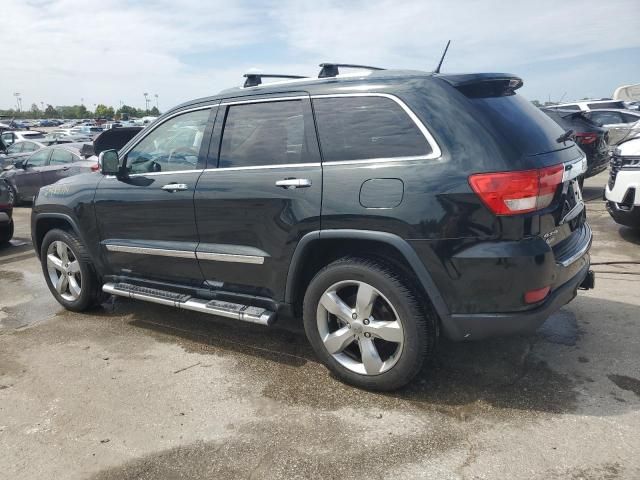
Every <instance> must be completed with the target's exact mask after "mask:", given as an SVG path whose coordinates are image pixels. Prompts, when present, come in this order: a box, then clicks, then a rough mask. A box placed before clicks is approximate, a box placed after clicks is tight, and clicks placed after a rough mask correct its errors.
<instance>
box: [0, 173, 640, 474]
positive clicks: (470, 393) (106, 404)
mask: <svg viewBox="0 0 640 480" xmlns="http://www.w3.org/2000/svg"><path fill="white" fill-rule="evenodd" d="M605 182H606V174H601V175H599V176H598V177H596V178H593V179H589V180H588V181H587V187H586V188H585V198H587V199H588V200H589V207H588V208H589V218H590V222H591V225H592V227H593V229H594V232H595V242H594V246H593V250H592V253H593V255H592V261H593V262H594V270H596V271H597V272H598V273H597V278H596V289H595V290H592V291H589V292H581V293H580V294H579V296H578V298H577V299H576V300H574V301H573V302H572V303H571V304H569V305H568V306H566V307H564V308H563V309H562V310H560V311H559V312H558V313H557V314H556V315H554V316H553V317H552V318H550V319H549V320H548V322H547V323H546V324H545V325H544V326H543V327H542V328H541V329H540V331H539V332H538V333H537V334H536V335H533V336H529V337H511V338H506V339H496V340H491V341H485V342H479V343H466V344H452V343H448V342H443V343H442V345H441V348H440V352H439V354H438V357H437V359H436V360H435V361H434V362H433V364H432V365H430V366H429V368H428V369H426V370H425V372H424V373H423V374H422V375H421V376H420V377H419V378H418V379H417V380H416V382H415V383H414V384H413V385H411V386H410V387H409V388H407V389H405V390H403V391H400V392H396V393H393V394H377V393H369V392H364V391H360V390H356V389H354V388H351V387H347V386H344V385H342V384H341V383H339V382H338V381H336V380H335V379H334V378H332V377H331V376H330V375H329V374H328V373H327V371H326V370H325V369H324V367H322V366H321V365H319V364H318V363H317V361H316V360H315V359H314V357H313V354H312V352H311V350H310V348H309V346H308V344H307V342H306V340H305V337H304V335H303V332H302V330H301V326H300V322H299V321H288V322H285V323H282V324H279V325H278V326H277V327H274V328H270V329H266V328H264V327H260V326H254V325H243V324H234V323H233V322H231V321H226V320H224V319H212V318H211V317H208V316H204V315H198V314H195V313H191V312H184V311H177V310H173V309H169V308H165V307H161V306H157V305H153V304H146V303H136V302H134V301H129V300H124V299H118V300H116V301H115V302H112V303H109V304H107V305H105V307H104V308H102V309H99V310H95V311H93V312H91V313H89V314H76V313H71V312H67V311H65V310H63V309H62V308H61V307H60V306H59V305H58V304H57V303H56V302H55V301H54V300H53V297H52V296H51V295H50V294H49V292H48V290H47V288H46V285H45V282H44V279H43V277H42V273H41V270H40V265H39V263H38V261H37V259H36V257H35V255H34V254H33V252H32V250H31V245H30V239H29V213H30V212H29V209H28V208H18V209H16V212H15V218H16V224H17V231H16V239H15V241H14V242H13V245H12V246H11V247H9V248H6V249H4V250H0V451H1V452H2V455H1V456H0V472H2V473H1V474H0V477H3V478H7V479H9V478H10V479H15V480H17V479H29V480H32V479H51V478H60V479H85V478H92V479H101V480H106V479H114V480H115V479H118V480H123V479H154V480H157V479H178V478H180V479H202V478H283V479H284V478H286V479H292V478H322V479H332V478H339V479H351V478H354V479H360V478H362V479H373V478H407V479H410V478H434V479H458V478H474V479H475V478H500V479H502V478H510V479H519V478H523V479H525V478H526V479H555V478H563V479H564V478H568V479H617V478H629V479H636V478H640V459H639V457H638V452H640V434H639V433H638V432H640V340H639V337H640V335H639V334H640V295H639V293H640V289H638V286H639V285H640V283H639V282H640V266H639V265H638V262H640V246H639V245H640V233H637V232H633V231H632V230H629V229H626V228H624V227H619V226H617V225H616V224H615V223H614V222H613V221H612V220H611V219H610V217H609V215H608V214H607V213H606V211H605V209H604V204H603V202H602V200H601V197H602V189H601V185H603V184H604V183H605ZM612 262H613V263H612Z"/></svg>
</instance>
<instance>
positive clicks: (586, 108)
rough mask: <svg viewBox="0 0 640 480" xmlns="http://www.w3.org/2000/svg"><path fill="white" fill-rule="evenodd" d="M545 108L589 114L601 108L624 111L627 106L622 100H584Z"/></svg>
mask: <svg viewBox="0 0 640 480" xmlns="http://www.w3.org/2000/svg"><path fill="white" fill-rule="evenodd" d="M545 108H548V109H551V110H572V111H576V112H577V111H582V112H590V111H591V110H602V109H603V108H606V109H620V110H624V109H626V108H627V106H626V105H625V103H624V102H623V101H622V100H585V101H582V102H573V103H560V104H558V105H553V106H550V107H545Z"/></svg>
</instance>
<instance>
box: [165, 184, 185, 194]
mask: <svg viewBox="0 0 640 480" xmlns="http://www.w3.org/2000/svg"><path fill="white" fill-rule="evenodd" d="M188 189H189V187H188V186H187V184H186V183H168V184H167V185H164V186H163V187H162V190H166V191H167V192H177V191H178V190H188Z"/></svg>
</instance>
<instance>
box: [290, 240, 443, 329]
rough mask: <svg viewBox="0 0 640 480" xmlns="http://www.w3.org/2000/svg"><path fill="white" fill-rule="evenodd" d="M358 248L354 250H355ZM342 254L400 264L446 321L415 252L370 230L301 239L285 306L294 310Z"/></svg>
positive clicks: (438, 297)
mask: <svg viewBox="0 0 640 480" xmlns="http://www.w3.org/2000/svg"><path fill="white" fill-rule="evenodd" d="M356 247H357V248H356ZM345 254H352V255H353V254H355V255H368V254H374V255H378V256H386V255H385V254H387V255H391V257H392V258H393V259H395V260H399V261H401V262H402V263H403V264H404V265H403V266H404V267H405V268H407V269H409V270H410V273H411V274H412V275H413V276H414V277H415V278H416V279H417V281H418V284H419V286H420V287H421V288H422V291H423V293H424V294H425V295H426V296H427V297H428V298H429V300H430V301H431V303H432V304H433V307H434V308H435V310H436V312H437V314H438V316H439V317H440V319H441V321H443V322H446V319H447V318H449V309H448V308H447V306H446V304H445V302H444V299H443V297H442V295H441V294H440V291H439V289H438V288H437V286H436V284H435V282H434V281H433V278H432V277H431V275H430V274H429V272H428V270H427V269H426V267H425V266H424V264H423V263H422V261H421V260H420V258H419V257H418V255H417V254H416V252H415V250H414V249H413V248H411V246H410V245H409V244H408V243H407V242H406V241H405V240H404V239H402V238H401V237H399V236H398V235H395V234H392V233H388V232H377V231H371V230H351V229H336V230H321V231H314V232H310V233H307V234H306V235H305V236H303V237H302V239H301V240H300V242H299V243H298V245H297V246H296V249H295V251H294V253H293V256H292V259H291V263H290V264H289V270H288V273H287V281H286V286H285V295H284V296H285V303H288V304H291V305H293V306H294V308H295V306H296V305H297V304H298V303H299V302H300V300H301V297H302V296H304V291H305V290H306V288H307V285H308V284H309V282H310V280H311V278H312V277H313V275H315V273H316V272H317V271H318V270H319V269H320V268H322V267H323V266H324V265H326V264H327V263H329V262H331V261H333V260H335V259H336V258H339V257H341V256H344V255H345Z"/></svg>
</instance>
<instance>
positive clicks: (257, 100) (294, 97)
mask: <svg viewBox="0 0 640 480" xmlns="http://www.w3.org/2000/svg"><path fill="white" fill-rule="evenodd" d="M252 88H253V87H252ZM308 99H309V95H292V96H290V97H269V98H253V99H249V100H232V101H223V102H221V103H220V104H219V105H220V106H221V107H226V106H228V105H244V104H247V103H267V102H282V101H285V100H308Z"/></svg>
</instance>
